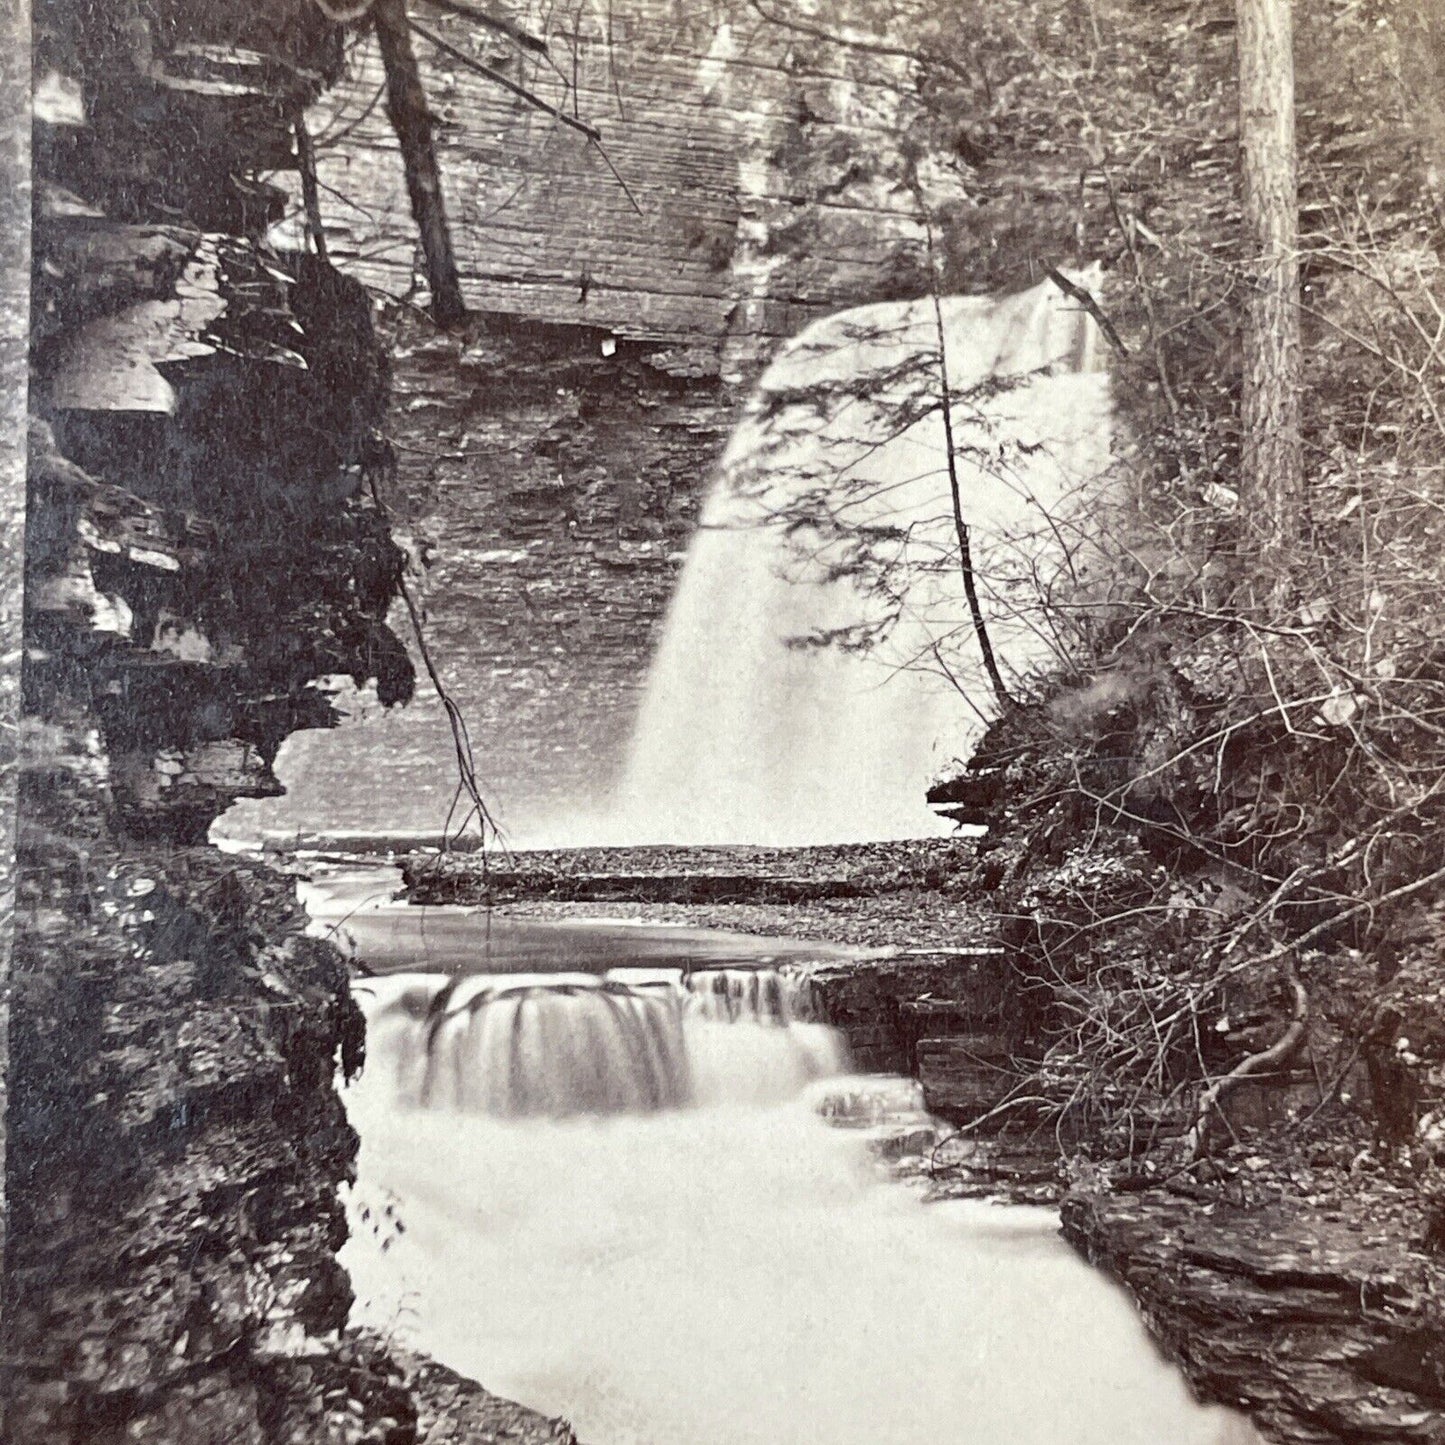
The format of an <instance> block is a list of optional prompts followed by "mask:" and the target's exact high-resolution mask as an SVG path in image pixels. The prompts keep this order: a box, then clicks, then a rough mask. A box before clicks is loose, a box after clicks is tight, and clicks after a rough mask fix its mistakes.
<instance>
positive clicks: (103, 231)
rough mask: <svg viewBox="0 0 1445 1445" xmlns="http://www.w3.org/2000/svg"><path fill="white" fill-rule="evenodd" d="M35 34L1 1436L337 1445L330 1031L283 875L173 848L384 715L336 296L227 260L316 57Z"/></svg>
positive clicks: (363, 456) (357, 1410)
mask: <svg viewBox="0 0 1445 1445" xmlns="http://www.w3.org/2000/svg"><path fill="white" fill-rule="evenodd" d="M36 20H37V44H36V52H35V58H36V83H37V122H36V137H35V140H36V145H35V157H36V205H35V261H36V281H35V293H34V308H35V309H34V315H35V324H34V345H33V356H32V361H33V387H32V396H31V408H32V417H31V433H30V444H31V445H30V454H31V466H30V478H29V487H30V492H29V519H30V524H29V534H28V538H27V553H26V585H27V612H26V618H25V643H26V651H25V659H24V694H25V709H26V718H25V743H26V761H25V771H24V774H23V778H22V803H21V807H22V822H21V841H20V883H19V903H18V911H17V924H18V937H17V942H16V953H15V963H14V980H13V981H14V1003H13V1012H12V1023H11V1050H12V1054H11V1070H10V1077H9V1087H10V1105H9V1149H8V1159H7V1163H8V1175H7V1179H6V1203H7V1207H8V1211H9V1241H8V1250H7V1255H6V1260H5V1267H6V1272H5V1292H6V1299H5V1340H4V1344H5V1356H6V1364H7V1367H8V1372H9V1375H10V1381H9V1384H10V1392H9V1394H10V1405H9V1417H8V1422H7V1423H8V1426H9V1430H10V1438H12V1439H15V1440H26V1441H36V1442H48V1441H74V1442H77V1445H78V1442H81V1441H85V1442H106V1441H117V1442H118V1441H121V1440H126V1441H177V1442H179V1441H185V1442H186V1445H201V1442H211V1441H214V1442H221V1441H225V1442H261V1441H280V1440H300V1439H305V1440H308V1441H312V1440H324V1439H332V1438H335V1439H342V1438H348V1439H354V1438H362V1436H361V1435H360V1434H358V1430H359V1428H360V1427H359V1426H358V1423H357V1422H358V1421H361V1422H362V1423H364V1422H365V1420H366V1419H367V1418H369V1416H368V1413H367V1412H368V1411H369V1412H370V1416H377V1417H380V1418H384V1419H388V1420H390V1424H389V1425H388V1426H387V1427H386V1428H387V1429H390V1428H391V1426H392V1425H396V1424H397V1423H398V1420H399V1419H400V1417H402V1416H405V1415H406V1413H407V1410H408V1409H409V1408H410V1407H409V1406H407V1405H406V1402H405V1395H404V1392H401V1391H399V1390H398V1389H397V1388H396V1387H395V1382H394V1381H391V1382H390V1383H388V1381H389V1377H388V1376H386V1375H385V1373H384V1372H383V1373H380V1374H378V1369H379V1367H377V1368H373V1367H372V1366H371V1365H369V1364H367V1363H366V1361H365V1360H363V1359H361V1358H360V1356H356V1355H355V1354H354V1353H353V1357H349V1358H348V1359H346V1360H343V1359H341V1358H340V1357H338V1356H337V1355H336V1354H335V1353H334V1351H333V1352H332V1353H326V1352H324V1351H323V1350H322V1349H321V1347H320V1346H319V1345H318V1344H317V1343H316V1342H317V1340H318V1339H320V1338H321V1337H322V1336H324V1335H326V1334H327V1333H328V1332H330V1331H334V1330H336V1329H337V1328H338V1327H340V1326H341V1325H342V1324H343V1323H344V1321H345V1317H346V1312H347V1309H348V1307H349V1303H350V1287H349V1285H348V1282H347V1280H346V1277H345V1275H344V1273H343V1271H342V1270H341V1268H340V1266H339V1265H338V1264H337V1263H336V1260H335V1256H334V1252H335V1250H336V1248H337V1247H338V1245H339V1244H340V1242H341V1240H342V1239H343V1238H344V1233H345V1223H344V1218H343V1216H342V1212H341V1207H340V1204H339V1202H338V1198H337V1186H338V1185H339V1184H340V1183H341V1182H342V1181H343V1180H345V1179H346V1178H348V1177H349V1175H350V1172H351V1168H352V1160H353V1156H354V1152H355V1139H354V1137H353V1135H352V1132H351V1130H350V1128H349V1126H348V1125H347V1123H346V1120H345V1116H344V1113H343V1110H342V1107H341V1103H340V1100H339V1098H338V1096H337V1094H336V1092H335V1088H334V1078H335V1073H336V1070H337V1068H338V1067H340V1068H342V1069H344V1070H351V1069H354V1068H356V1067H357V1066H358V1064H359V1062H360V1054H361V1028H362V1025H361V1020H360V1017H359V1015H358V1013H357V1012H356V1010H355V1008H354V1006H353V1005H352V1003H351V1002H350V999H349V995H348V992H347V977H346V973H345V969H344V966H343V964H342V962H341V960H340V958H339V956H338V955H337V953H336V952H335V951H334V950H333V949H332V948H331V947H330V946H329V945H325V944H322V943H320V942H318V941H316V940H314V939H310V938H307V937H305V936H304V935H303V933H302V927H303V924H304V917H303V916H302V915H301V914H300V912H299V910H298V909H297V908H296V906H295V904H294V902H293V901H292V898H291V888H290V885H289V882H288V881H287V880H283V879H280V878H278V877H276V876H274V875H271V874H269V873H267V872H266V871H264V870H261V869H257V868H253V867H249V866H246V865H244V864H240V863H238V861H237V860H235V859H230V858H226V857H224V856H223V855H221V854H219V853H217V852H216V851H215V850H213V849H209V848H206V847H205V846H203V844H204V840H205V834H206V830H207V828H208V826H209V824H210V823H211V821H212V820H213V819H214V818H215V817H216V815H217V814H218V813H220V812H221V811H222V810H223V809H225V808H226V807H228V806H229V805H230V804H231V803H232V802H233V801H234V800H235V799H236V798H237V797H240V796H249V797H255V796H262V795H266V794H270V793H274V792H276V791H277V789H278V786H279V785H278V784H277V781H276V779H275V776H274V774H273V773H272V771H271V766H270V765H271V762H272V760H273V759H274V757H275V754H276V750H277V748H278V746H279V744H280V742H281V740H282V739H283V738H284V737H285V736H286V735H287V733H288V732H290V731H291V730H292V729H294V728H297V727H300V726H308V727H316V726H321V725H324V724H325V723H326V722H327V720H328V718H329V716H330V712H331V709H330V704H329V702H328V700H327V695H326V694H325V692H323V691H320V690H318V689H317V688H315V687H313V686H312V684H313V683H314V682H316V681H317V680H318V679H322V678H327V677H332V676H335V675H338V674H340V675H347V676H349V677H350V678H352V679H353V680H354V681H355V682H356V683H358V684H360V683H366V682H371V683H373V684H374V686H375V687H376V689H377V690H378V692H379V694H380V695H381V696H382V697H384V698H386V699H387V700H390V701H398V700H401V699H403V698H405V697H407V696H409V694H410V691H411V686H412V674H411V668H410V664H409V663H408V661H407V659H406V656H405V653H404V651H403V650H402V648H401V647H400V644H399V643H398V642H397V640H396V639H395V637H394V636H393V635H392V634H391V633H390V632H389V631H388V629H387V627H386V625H385V621H384V618H385V614H386V611H387V608H388V605H389V603H390V600H391V598H392V595H393V593H394V592H395V589H396V586H397V581H398V578H399V575H400V567H401V562H402V554H401V552H400V550H399V549H398V548H397V547H396V546H395V544H393V542H392V541H391V539H390V537H389V534H388V531H387V528H386V525H385V523H384V521H383V519H382V517H381V516H380V514H379V513H378V512H377V510H376V509H375V507H374V506H373V505H372V504H371V503H370V502H369V501H368V500H367V497H366V489H365V488H364V485H363V482H364V472H365V470H366V468H367V467H368V466H369V465H370V464H371V460H372V459H371V456H370V451H369V447H370V441H369V439H370V437H371V434H372V429H373V428H374V427H375V426H376V425H377V423H378V422H379V421H380V419H381V415H382V411H383V408H384V405H385V399H386V391H387V377H386V365H385V357H384V353H382V352H381V350H380V349H379V347H378V345H377V343H376V341H375V339H374V337H373V333H372V326H371V317H370V305H369V303H368V301H367V299H366V297H365V295H364V293H363V292H362V291H361V289H360V287H359V286H358V285H357V283H355V282H354V281H351V280H347V279H344V278H342V277H340V276H339V275H337V274H336V273H334V272H332V271H330V270H329V269H328V268H326V267H324V266H322V265H319V264H318V263H316V262H315V261H314V260H311V259H298V258H296V257H294V256H293V257H292V258H291V259H289V260H284V259H283V258H282V257H281V256H279V255H278V254H277V253H275V252H273V251H270V250H268V249H266V248H265V247H264V246H263V245H262V244H260V241H259V237H260V236H261V235H262V234H263V232H264V230H265V228H266V227H267V226H269V225H270V224H272V223H274V221H275V220H276V219H277V218H278V216H279V215H280V214H281V207H282V196H281V193H280V192H279V191H277V190H275V189H274V188H272V187H270V186H268V185H266V184H263V183H261V182H260V181H258V180H257V179H255V177H256V173H257V171H258V169H260V168H262V167H269V166H276V165H289V164H292V162H291V160H290V137H289V130H288V127H289V116H290V115H291V114H292V113H293V112H294V110H295V109H296V108H297V107H298V106H300V105H302V104H304V103H306V102H308V101H310V100H312V99H314V97H315V96H316V95H317V93H318V92H319V90H320V89H321V87H322V85H323V84H324V83H325V81H326V80H327V79H328V78H329V77H331V76H334V74H335V73H336V69H337V66H338V64H339V62H340V59H341V37H340V34H339V32H338V31H337V30H336V29H335V28H334V27H333V26H332V25H331V24H330V23H329V22H327V21H326V20H325V19H324V17H323V16H322V13H321V11H320V10H319V9H318V8H317V7H316V6H314V5H312V4H311V3H309V0H248V3H247V4H245V5H241V6H233V7H221V6H215V5H211V4H202V3H182V0H175V3H164V4H163V3H154V4H151V3H136V4H131V5H119V6H104V7H102V6H93V5H89V4H85V3H70V0H56V3H53V4H49V5H45V6H41V7H39V8H38V10H37V15H36ZM242 46H243V47H244V48H241V47H242ZM363 1398H364V1400H365V1401H369V1402H370V1403H368V1404H366V1405H365V1407H364V1408H363V1406H362V1404H358V1403H357V1402H358V1401H360V1400H362V1399H363ZM347 1431H350V1432H351V1433H350V1434H348V1433H347ZM373 1438H376V1439H378V1440H380V1439H382V1438H385V1431H384V1430H383V1431H382V1432H381V1433H375V1434H374V1436H373Z"/></svg>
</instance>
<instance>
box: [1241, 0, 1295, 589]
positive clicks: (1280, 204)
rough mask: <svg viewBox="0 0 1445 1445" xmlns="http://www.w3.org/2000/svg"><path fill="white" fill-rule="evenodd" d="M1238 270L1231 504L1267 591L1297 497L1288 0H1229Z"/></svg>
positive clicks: (1281, 580) (1281, 579) (1279, 571)
mask: <svg viewBox="0 0 1445 1445" xmlns="http://www.w3.org/2000/svg"><path fill="white" fill-rule="evenodd" d="M1236 3H1237V11H1238V18H1239V42H1238V43H1239V140H1240V152H1241V167H1242V171H1243V191H1244V239H1245V247H1246V256H1245V267H1246V271H1247V275H1248V281H1249V293H1248V313H1247V316H1246V320H1245V329H1244V395H1243V403H1242V409H1241V418H1240V420H1241V426H1242V430H1243V444H1242V450H1241V457H1240V499H1241V503H1242V509H1243V513H1244V516H1245V518H1246V521H1247V525H1248V526H1249V527H1250V528H1251V529H1252V530H1251V533H1250V535H1249V536H1248V537H1247V538H1246V545H1247V546H1251V547H1252V548H1254V549H1257V552H1258V556H1259V561H1260V564H1261V567H1264V568H1270V569H1271V572H1272V576H1273V578H1274V579H1276V587H1277V588H1278V587H1279V586H1282V585H1284V584H1285V573H1284V569H1283V568H1279V567H1277V564H1278V563H1279V562H1280V561H1281V560H1283V558H1282V554H1283V553H1284V551H1285V549H1286V548H1287V546H1288V544H1289V542H1290V541H1291V540H1292V539H1293V537H1294V536H1295V534H1296V532H1297V530H1298V527H1299V521H1300V513H1301V504H1302V498H1303V492H1304V465H1303V459H1302V455H1301V450H1300V427H1299V381H1300V303H1299V253H1298V246H1297V242H1298V231H1299V196H1298V178H1297V164H1296V156H1295V133H1294V36H1293V17H1292V15H1291V13H1290V0H1236Z"/></svg>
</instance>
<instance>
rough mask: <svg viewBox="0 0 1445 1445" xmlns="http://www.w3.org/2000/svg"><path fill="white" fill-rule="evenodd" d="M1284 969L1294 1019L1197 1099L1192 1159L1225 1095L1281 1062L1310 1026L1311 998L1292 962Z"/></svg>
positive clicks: (1190, 1139)
mask: <svg viewBox="0 0 1445 1445" xmlns="http://www.w3.org/2000/svg"><path fill="white" fill-rule="evenodd" d="M1285 967H1286V971H1287V974H1288V977H1289V983H1290V987H1291V988H1292V989H1293V990H1294V1016H1293V1017H1292V1018H1291V1019H1290V1024H1289V1027H1288V1028H1287V1029H1286V1030H1285V1031H1284V1033H1282V1034H1281V1035H1280V1036H1279V1038H1277V1039H1276V1040H1275V1041H1274V1043H1272V1044H1271V1045H1270V1046H1269V1047H1268V1048H1267V1049H1261V1050H1260V1051H1259V1052H1258V1053H1257V1054H1250V1056H1249V1057H1248V1058H1247V1059H1241V1060H1240V1061H1239V1063H1237V1064H1236V1065H1235V1066H1234V1067H1233V1068H1232V1069H1231V1070H1230V1071H1229V1072H1228V1073H1227V1074H1225V1076H1224V1077H1223V1078H1222V1079H1216V1080H1215V1082H1214V1083H1212V1084H1211V1085H1210V1086H1209V1087H1208V1088H1207V1089H1205V1091H1204V1092H1203V1093H1202V1094H1201V1095H1200V1096H1199V1105H1198V1107H1197V1108H1196V1110H1195V1114H1194V1123H1193V1124H1191V1125H1190V1127H1189V1132H1188V1134H1187V1135H1186V1138H1187V1140H1188V1143H1189V1156H1190V1158H1191V1159H1199V1158H1202V1157H1203V1155H1204V1153H1205V1150H1206V1148H1207V1145H1208V1141H1209V1124H1210V1120H1211V1119H1212V1118H1213V1116H1214V1113H1215V1111H1216V1110H1217V1109H1218V1107H1219V1104H1220V1102H1221V1100H1222V1099H1223V1098H1224V1096H1225V1094H1227V1093H1228V1092H1229V1091H1230V1090H1232V1089H1233V1088H1235V1087H1236V1086H1237V1085H1238V1084H1241V1083H1243V1081H1244V1080H1245V1079H1247V1078H1249V1077H1250V1076H1251V1075H1253V1074H1260V1073H1263V1072H1264V1071H1265V1070H1266V1069H1270V1068H1273V1067H1274V1066H1275V1065H1276V1064H1282V1063H1284V1062H1285V1061H1286V1060H1287V1059H1289V1058H1290V1057H1292V1056H1293V1055H1294V1053H1295V1052H1296V1051H1297V1050H1298V1049H1299V1046H1300V1045H1301V1044H1302V1043H1303V1042H1304V1038H1305V1031H1306V1030H1307V1029H1308V1027H1309V1017H1310V996H1309V994H1308V993H1307V992H1306V990H1305V986H1304V984H1302V983H1301V982H1300V980H1299V975H1298V974H1297V973H1296V972H1295V968H1294V962H1293V960H1292V959H1291V960H1290V961H1288V962H1287V963H1286V965H1285Z"/></svg>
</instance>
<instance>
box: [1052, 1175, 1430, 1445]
mask: <svg viewBox="0 0 1445 1445" xmlns="http://www.w3.org/2000/svg"><path fill="white" fill-rule="evenodd" d="M1259 1162H1260V1163H1263V1161H1262V1160H1261V1161H1259ZM1247 1177H1249V1178H1250V1182H1251V1184H1252V1186H1253V1188H1252V1189H1251V1190H1250V1191H1249V1192H1251V1193H1253V1194H1255V1196H1256V1198H1255V1199H1254V1200H1253V1201H1252V1202H1241V1201H1240V1199H1239V1194H1240V1193H1242V1192H1243V1191H1233V1192H1235V1194H1236V1198H1235V1200H1233V1201H1231V1199H1230V1198H1229V1195H1230V1193H1231V1192H1232V1191H1230V1190H1229V1189H1220V1190H1218V1191H1217V1192H1216V1191H1201V1192H1200V1193H1199V1194H1198V1196H1197V1197H1195V1198H1193V1199H1188V1200H1182V1199H1180V1198H1179V1197H1178V1196H1177V1195H1176V1196H1173V1197H1171V1196H1170V1194H1169V1193H1168V1192H1167V1191H1166V1190H1155V1191H1151V1192H1147V1193H1144V1194H1140V1195H1136V1196H1133V1197H1120V1196H1117V1195H1115V1196H1103V1197H1100V1196H1092V1195H1086V1194H1075V1195H1072V1196H1071V1197H1069V1198H1068V1199H1066V1200H1065V1202H1064V1205H1063V1227H1064V1234H1065V1236H1066V1237H1067V1238H1068V1239H1069V1240H1070V1242H1071V1243H1072V1244H1074V1246H1075V1247H1076V1248H1077V1249H1079V1250H1080V1252H1081V1253H1083V1254H1084V1256H1085V1257H1086V1258H1087V1259H1089V1260H1090V1261H1091V1262H1092V1263H1094V1264H1097V1265H1098V1266H1100V1267H1101V1268H1102V1269H1104V1270H1105V1271H1106V1272H1107V1273H1109V1274H1110V1275H1112V1276H1113V1277H1114V1278H1115V1279H1117V1280H1118V1281H1119V1283H1120V1284H1122V1285H1123V1286H1124V1288H1125V1289H1126V1290H1128V1292H1129V1293H1130V1294H1131V1295H1132V1296H1133V1297H1134V1299H1135V1300H1136V1301H1137V1302H1138V1304H1139V1307H1140V1309H1141V1310H1142V1311H1143V1313H1144V1316H1145V1318H1146V1319H1147V1320H1148V1322H1149V1325H1150V1327H1151V1329H1152V1330H1153V1331H1154V1334H1155V1337H1156V1338H1157V1339H1158V1340H1159V1341H1160V1342H1161V1344H1162V1345H1163V1346H1164V1348H1165V1349H1166V1350H1167V1351H1168V1353H1169V1354H1170V1355H1171V1357H1173V1358H1174V1359H1176V1360H1177V1361H1178V1362H1179V1364H1180V1366H1181V1367H1182V1368H1183V1370H1184V1372H1185V1373H1186V1375H1188V1377H1189V1379H1190V1380H1191V1381H1192V1382H1193V1384H1194V1386H1195V1388H1196V1389H1197V1390H1199V1391H1200V1393H1201V1394H1202V1395H1203V1396H1204V1397H1205V1398H1207V1399H1210V1400H1215V1401H1218V1402H1220V1403H1224V1404H1232V1405H1237V1406H1239V1407H1241V1408H1242V1409H1244V1410H1247V1411H1248V1412H1249V1413H1250V1415H1251V1416H1252V1417H1253V1418H1254V1419H1255V1420H1256V1421H1257V1422H1258V1423H1259V1425H1260V1427H1261V1429H1262V1430H1263V1431H1264V1432H1265V1435H1266V1437H1267V1438H1268V1439H1271V1440H1275V1441H1281V1442H1288V1445H1296V1442H1298V1445H1338V1442H1346V1441H1348V1442H1364V1441H1380V1442H1385V1441H1390V1442H1401V1445H1404V1442H1413V1441H1421V1442H1426V1441H1428V1442H1435V1441H1440V1440H1445V1373H1442V1368H1441V1352H1440V1351H1441V1347H1440V1338H1441V1334H1440V1331H1441V1321H1440V1316H1439V1305H1438V1298H1439V1289H1440V1285H1441V1270H1440V1263H1439V1258H1438V1256H1437V1255H1435V1254H1432V1253H1429V1252H1427V1251H1426V1249H1425V1248H1424V1241H1423V1240H1422V1238H1421V1234H1420V1230H1419V1221H1418V1216H1417V1215H1416V1214H1415V1211H1414V1210H1413V1209H1412V1208H1411V1207H1410V1195H1411V1191H1407V1190H1402V1189H1400V1188H1399V1187H1398V1186H1397V1187H1394V1188H1392V1187H1390V1184H1389V1182H1388V1181H1382V1180H1375V1179H1371V1178H1369V1177H1356V1178H1353V1179H1345V1180H1337V1181H1336V1187H1335V1188H1334V1189H1329V1188H1328V1187H1326V1189H1325V1191H1324V1192H1320V1193H1315V1192H1311V1193H1309V1194H1306V1195H1305V1196H1304V1197H1301V1196H1300V1191H1299V1189H1298V1186H1297V1185H1296V1186H1295V1187H1293V1188H1291V1187H1290V1185H1289V1184H1288V1183H1286V1184H1285V1186H1284V1188H1282V1189H1281V1188H1279V1185H1280V1181H1279V1180H1278V1179H1277V1178H1275V1179H1271V1178H1270V1177H1269V1176H1267V1175H1263V1176H1261V1175H1253V1176H1247ZM1261 1186H1264V1187H1261ZM1271 1186H1272V1187H1271ZM1260 1195H1264V1196H1265V1197H1264V1198H1259V1196H1260ZM1271 1195H1273V1197H1272V1198H1271V1197H1269V1196H1271Z"/></svg>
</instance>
